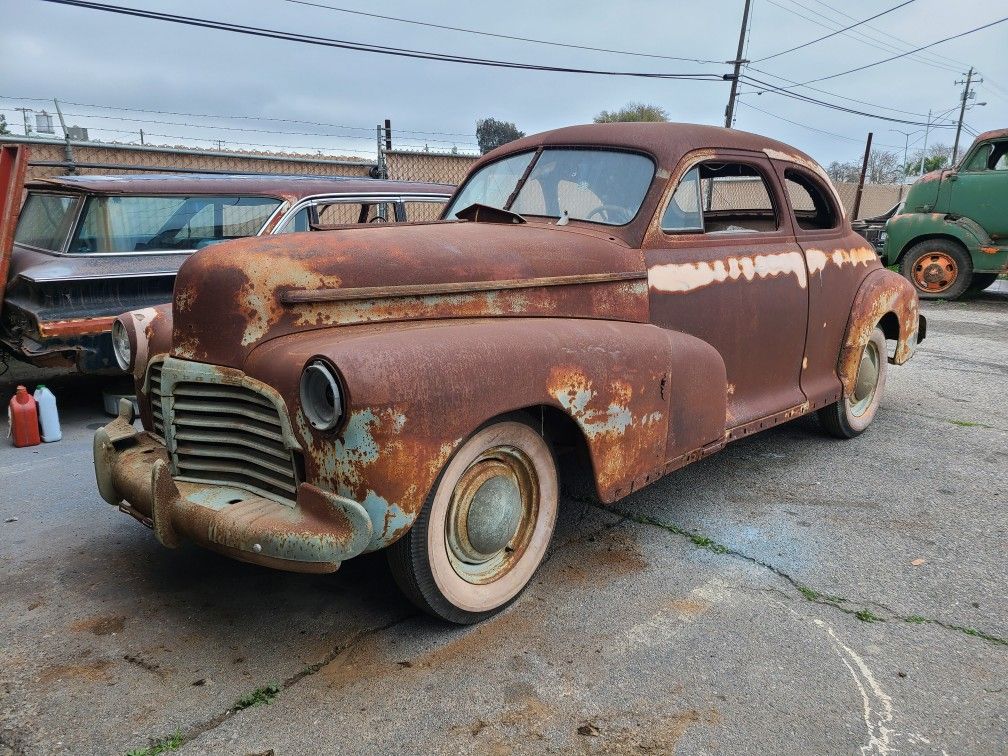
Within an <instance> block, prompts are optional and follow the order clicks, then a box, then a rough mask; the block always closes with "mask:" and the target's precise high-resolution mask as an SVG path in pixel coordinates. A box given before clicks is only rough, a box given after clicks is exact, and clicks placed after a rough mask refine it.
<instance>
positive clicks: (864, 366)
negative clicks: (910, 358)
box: [817, 328, 889, 438]
mask: <svg viewBox="0 0 1008 756" xmlns="http://www.w3.org/2000/svg"><path fill="white" fill-rule="evenodd" d="M888 369H889V363H888V362H887V361H886V342H885V334H884V333H882V329H881V328H876V329H875V330H874V331H872V333H871V336H869V337H868V343H867V344H865V348H864V351H863V352H862V353H861V363H860V364H859V365H858V372H857V380H856V381H855V383H854V390H853V392H851V395H850V396H847V392H846V391H844V396H843V397H841V398H840V401H838V402H834V403H833V404H830V405H827V406H825V407H823V408H822V409H821V410H819V412H818V413H817V414H818V415H819V422H821V423H822V425H823V427H824V428H825V429H826V431H827V432H828V433H829V434H830V435H831V436H836V437H837V438H854V437H855V436H857V435H860V434H861V432H862V431H863V430H864V429H865V428H867V427H868V425H869V424H870V423H871V421H872V420H874V419H875V413H876V412H878V407H879V401H880V400H881V399H882V392H883V391H884V390H885V382H886V374H887V373H888Z"/></svg>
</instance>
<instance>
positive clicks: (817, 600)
mask: <svg viewBox="0 0 1008 756" xmlns="http://www.w3.org/2000/svg"><path fill="white" fill-rule="evenodd" d="M582 503H588V504H590V505H591V506H594V507H596V508H598V509H601V510H603V511H607V512H611V513H615V514H618V515H620V516H622V517H623V518H624V520H630V521H631V522H635V523H637V524H639V525H650V526H652V527H656V528H661V529H662V530H666V531H668V532H669V533H672V534H674V535H678V536H682V537H683V538H686V539H688V540H689V541H691V542H692V543H693V545H694V546H697V547H698V548H701V549H704V550H706V551H710V552H712V553H714V554H719V555H727V556H730V557H735V558H737V559H742V560H744V561H746V562H750V563H752V564H755V565H758V566H760V567H763V568H764V569H766V570H769V571H770V572H772V573H774V574H775V575H777V576H778V577H780V578H782V579H783V580H786V581H787V582H788V583H790V584H791V586H792V587H793V588H795V590H797V591H798V593H800V594H801V595H802V597H803V598H804V599H805V600H806V601H810V602H812V603H813V604H820V605H822V606H828V607H831V608H832V609H836V610H837V611H840V612H843V613H844V614H849V615H851V616H853V617H856V618H857V619H858V620H860V621H862V622H886V621H899V622H906V623H909V624H914V625H935V626H936V627H940V628H943V629H945V630H953V631H955V632H958V633H962V634H963V635H969V636H971V637H974V638H980V639H981V640H985V641H988V642H989V643H994V644H997V645H1001V646H1008V638H1001V637H998V636H996V635H991V634H990V633H985V632H984V631H982V630H976V629H975V628H971V627H964V626H963V625H957V624H954V623H951V622H945V621H943V620H938V619H934V618H931V617H923V616H921V615H917V614H911V615H907V616H903V615H900V614H897V613H895V612H893V611H892V610H890V609H888V608H886V607H885V605H884V604H881V603H879V602H874V601H868V602H866V603H869V604H871V605H873V606H876V607H881V608H883V610H884V611H885V612H887V614H888V616H884V617H883V616H879V615H876V614H873V613H872V612H871V611H870V610H869V609H868V608H867V607H866V606H857V607H855V606H851V605H849V604H850V602H849V599H846V598H844V597H842V596H831V595H829V594H826V593H822V592H820V591H817V590H815V589H814V588H811V587H810V586H807V585H805V584H804V583H803V582H801V581H800V580H798V579H797V578H795V577H792V576H791V575H789V574H788V573H787V572H785V571H784V570H782V569H780V568H779V567H777V566H775V565H773V564H770V563H769V562H764V561H763V560H762V559H759V558H758V557H754V556H751V555H749V554H746V553H745V552H743V551H739V550H738V549H734V548H732V547H731V546H725V545H724V544H722V543H718V542H717V541H715V540H714V539H712V538H710V537H708V536H706V535H703V534H702V533H695V532H692V531H689V530H686V529H685V528H682V527H680V526H678V525H676V524H675V523H668V522H662V521H661V520H656V519H654V518H652V517H648V516H646V515H639V514H636V513H634V512H628V511H626V510H625V509H620V508H618V507H606V506H603V505H601V504H599V503H597V502H582Z"/></svg>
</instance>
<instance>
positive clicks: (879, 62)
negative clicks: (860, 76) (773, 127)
mask: <svg viewBox="0 0 1008 756" xmlns="http://www.w3.org/2000/svg"><path fill="white" fill-rule="evenodd" d="M1005 21H1008V16H1005V17H1004V18H999V19H998V20H997V21H991V22H990V23H987V24H984V25H983V26H977V27H975V28H973V29H969V30H968V31H964V32H960V33H959V34H953V35H952V36H951V37H945V38H944V39H939V40H937V41H935V42H929V43H928V44H926V45H921V46H920V47H918V48H916V49H914V50H911V51H910V52H905V53H901V54H899V55H893V56H892V57H890V58H883V59H882V60H876V61H875V62H874V63H866V64H865V65H863V66H857V67H856V68H849V69H847V70H846V71H840V72H838V73H835V74H830V75H829V76H820V77H819V78H817V79H809V80H808V81H805V82H802V83H803V84H813V83H815V82H818V81H827V80H829V79H835V78H837V77H838V76H846V75H847V74H852V73H855V72H857V71H864V70H865V69H866V68H874V67H875V66H880V65H882V64H883V63H889V62H891V61H894V60H897V59H899V58H905V57H906V56H907V55H912V54H913V53H915V52H920V51H921V50H926V49H928V48H929V47H934V46H935V45H940V44H942V43H943V42H949V41H951V40H953V39H959V38H960V37H965V36H967V35H968V34H974V33H976V32H978V31H983V30H984V29H989V28H990V27H992V26H997V25H998V24H1003V23H1004V22H1005Z"/></svg>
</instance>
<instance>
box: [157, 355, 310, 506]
mask: <svg viewBox="0 0 1008 756" xmlns="http://www.w3.org/2000/svg"><path fill="white" fill-rule="evenodd" d="M208 373H209V374H210V375H214V373H213V369H212V368H210V369H209V370H208V366H205V365H199V364H198V363H190V362H187V361H184V360H179V359H176V358H172V357H169V358H167V359H166V360H164V361H157V362H152V363H151V365H150V367H149V368H148V372H147V395H148V397H149V399H150V407H151V416H152V432H153V433H154V434H155V435H157V436H159V437H160V439H161V440H162V441H165V443H166V445H167V447H168V450H169V453H170V455H171V463H172V474H173V475H174V477H176V478H178V479H180V480H188V481H197V482H204V483H216V484H218V485H222V486H234V487H236V488H242V489H245V490H248V491H252V492H254V493H257V494H259V495H261V496H265V497H267V498H270V499H273V500H275V501H280V502H283V503H286V504H293V503H294V501H295V500H296V498H297V487H298V483H299V482H300V480H301V475H299V473H298V470H299V464H298V462H299V459H298V455H296V454H295V453H294V448H292V443H295V442H293V441H292V439H291V436H290V428H289V426H288V425H286V424H285V423H286V417H284V416H283V415H282V414H281V407H282V402H281V401H280V400H279V399H278V398H275V397H272V396H270V395H269V393H268V391H267V390H265V388H264V389H258V390H257V387H256V386H255V385H254V384H256V382H255V381H251V380H249V379H247V378H246V379H243V380H242V382H240V383H239V382H231V381H230V380H229V379H228V378H225V379H224V380H226V381H228V382H216V381H213V382H211V381H208V380H207V375H208ZM214 377H217V376H216V375H215V376H214ZM249 384H253V385H249Z"/></svg>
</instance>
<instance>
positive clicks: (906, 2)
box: [292, 0, 916, 63]
mask: <svg viewBox="0 0 1008 756" xmlns="http://www.w3.org/2000/svg"><path fill="white" fill-rule="evenodd" d="M292 1H293V0H292ZM913 2H916V0H904V2H902V3H900V4H899V5H894V6H893V7H892V8H888V9H886V10H884V11H882V12H881V13H876V14H875V15H874V16H869V17H868V18H866V19H863V20H861V21H858V22H857V23H853V24H851V25H850V26H845V27H844V28H843V29H837V30H836V31H834V32H830V33H829V34H824V35H823V36H821V37H816V38H815V39H813V40H810V41H809V42H805V43H803V44H800V45H795V46H794V47H789V48H788V49H787V50H781V51H780V52H778V53H774V54H773V55H767V56H765V57H763V58H758V59H757V60H754V61H753V62H754V63H762V62H763V61H764V60H771V59H773V58H779V57H780V56H781V55H787V54H788V53H792V52H794V51H795V50H801V49H803V48H805V47H808V46H809V45H814V44H815V43H816V42H822V41H823V40H824V39H829V38H830V37H835V36H836V35H837V34H843V33H844V32H847V31H850V30H851V29H853V28H855V27H858V26H861V25H862V24H866V23H868V22H869V21H873V20H875V19H876V18H879V17H880V16H884V15H886V14H887V13H892V12H893V11H894V10H899V9H900V8H902V7H903V6H905V5H910V3H913Z"/></svg>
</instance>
